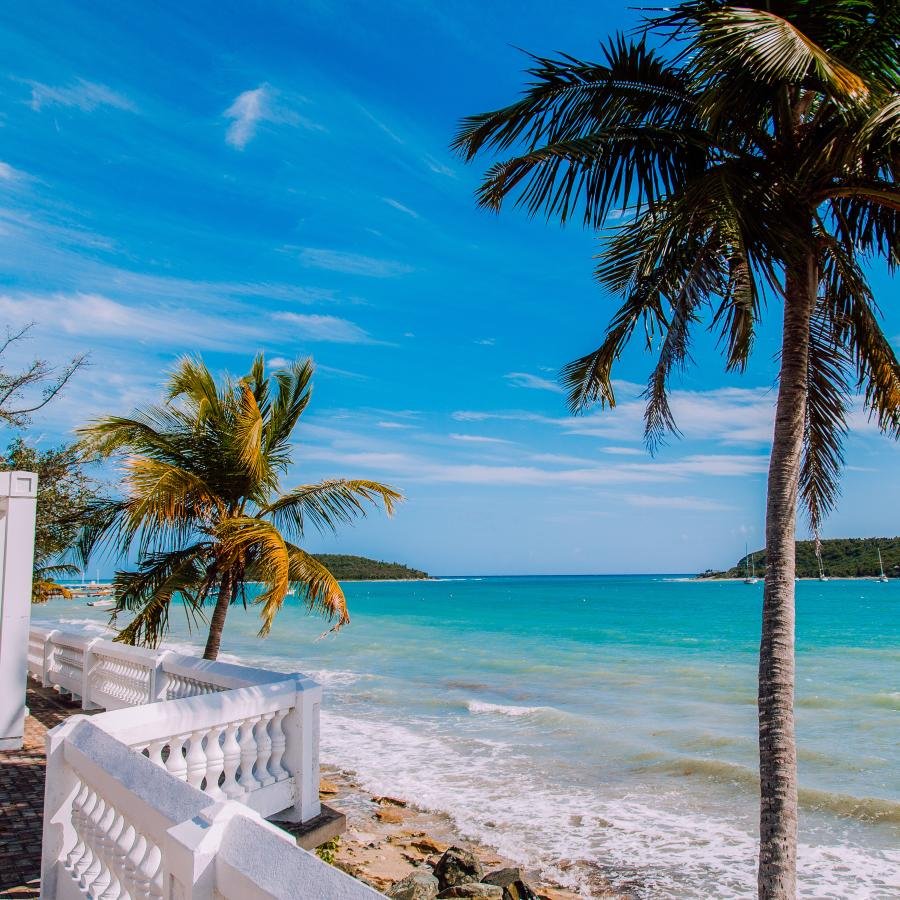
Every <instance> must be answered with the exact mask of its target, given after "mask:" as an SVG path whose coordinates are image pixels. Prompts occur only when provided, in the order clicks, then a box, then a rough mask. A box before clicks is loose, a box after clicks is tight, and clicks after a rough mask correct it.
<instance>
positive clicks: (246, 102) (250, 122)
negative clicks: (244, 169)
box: [222, 83, 326, 150]
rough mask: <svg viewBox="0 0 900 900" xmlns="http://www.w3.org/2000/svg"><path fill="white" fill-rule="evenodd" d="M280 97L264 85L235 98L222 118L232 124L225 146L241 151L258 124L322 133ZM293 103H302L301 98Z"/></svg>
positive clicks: (252, 136)
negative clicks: (280, 125) (266, 123)
mask: <svg viewBox="0 0 900 900" xmlns="http://www.w3.org/2000/svg"><path fill="white" fill-rule="evenodd" d="M280 97H281V95H280V94H279V93H278V91H276V90H275V89H274V88H273V87H272V86H271V85H269V84H265V83H264V84H261V85H260V86H259V87H257V88H253V89H252V90H249V91H243V92H242V93H240V94H238V95H237V97H235V98H234V100H233V101H232V103H231V106H229V107H228V109H226V110H225V112H224V113H223V114H222V115H223V116H224V117H225V118H226V119H231V120H232V122H231V124H230V125H229V126H228V129H227V130H226V132H225V141H226V143H228V144H231V146H232V147H234V148H235V149H237V150H243V149H244V148H245V147H246V146H247V144H249V143H250V141H252V140H253V138H254V136H255V135H256V127H257V125H259V123H260V122H274V123H276V124H283V125H300V126H302V127H304V128H306V129H308V130H310V131H325V130H326V129H325V128H323V127H322V126H321V125H319V124H318V123H317V122H313V121H312V120H310V119H307V118H306V117H305V116H301V115H300V114H299V113H297V112H296V111H295V110H293V109H291V108H289V107H288V106H286V105H285V104H284V103H283V102H282V101H281V99H280ZM295 99H297V100H300V101H301V102H302V101H303V99H304V98H302V97H301V98H295Z"/></svg>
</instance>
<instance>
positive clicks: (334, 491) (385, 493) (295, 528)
mask: <svg viewBox="0 0 900 900" xmlns="http://www.w3.org/2000/svg"><path fill="white" fill-rule="evenodd" d="M402 500H403V495H402V494H400V493H399V491H396V490H394V488H392V487H389V486H388V485H386V484H381V483H379V482H377V481H368V480H365V479H345V478H335V479H331V480H328V481H321V482H319V483H318V484H302V485H300V486H299V487H296V488H294V489H293V490H291V491H288V492H287V493H285V494H282V495H281V496H280V497H278V498H276V499H275V500H274V501H273V502H271V503H269V504H268V505H266V506H264V507H262V508H261V509H260V515H262V516H271V517H272V519H273V520H274V521H275V522H276V524H277V525H278V526H279V527H280V528H282V529H284V531H285V532H286V533H289V534H295V535H297V536H298V537H301V538H302V537H303V535H304V532H305V529H306V526H307V525H308V524H311V525H313V526H314V527H315V528H317V529H318V530H319V531H334V530H335V529H336V528H337V527H338V525H346V524H349V523H351V522H352V521H353V520H354V519H357V518H359V517H360V516H364V515H365V514H366V504H370V505H372V506H377V505H378V504H379V503H380V504H381V505H383V506H384V510H385V512H386V513H387V515H389V516H391V515H393V513H394V507H395V505H396V504H397V503H399V502H401V501H402Z"/></svg>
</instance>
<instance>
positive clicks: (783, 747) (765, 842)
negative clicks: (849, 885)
mask: <svg viewBox="0 0 900 900" xmlns="http://www.w3.org/2000/svg"><path fill="white" fill-rule="evenodd" d="M816 290H817V271H816V261H815V255H814V254H813V253H812V252H809V253H808V254H807V256H806V259H805V261H804V262H800V263H797V264H795V265H794V266H792V267H791V268H789V269H788V271H787V273H786V277H785V304H784V329H783V334H782V348H781V374H780V378H779V385H778V404H777V407H776V413H775V433H774V437H773V441H772V456H771V459H770V462H769V483H768V498H767V504H766V582H765V593H764V600H763V614H762V640H761V642H760V648H759V778H760V854H759V878H758V891H759V898H760V900H793V898H794V897H795V896H796V893H797V748H796V744H795V741H794V574H795V565H794V553H795V544H794V540H795V529H796V519H797V492H798V486H799V479H800V460H801V454H802V450H803V433H804V428H805V424H806V391H807V378H808V374H807V365H808V359H809V324H810V318H811V316H812V311H813V307H814V305H815V298H816Z"/></svg>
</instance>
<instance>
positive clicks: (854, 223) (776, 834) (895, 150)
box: [454, 0, 900, 898]
mask: <svg viewBox="0 0 900 900" xmlns="http://www.w3.org/2000/svg"><path fill="white" fill-rule="evenodd" d="M898 33H900V4H898V3H897V2H896V0H815V2H813V0H742V2H741V4H740V6H731V5H729V4H728V3H726V2H722V0H690V2H682V3H680V4H678V5H676V6H674V7H672V8H671V9H669V10H667V11H665V12H661V13H660V15H659V16H658V17H656V18H651V19H647V20H646V21H645V22H644V23H643V25H642V27H641V29H640V30H639V31H638V32H637V33H636V34H635V35H633V36H632V37H626V36H622V35H619V36H617V37H615V38H614V39H612V40H611V41H610V42H609V43H608V44H607V45H606V46H605V47H604V49H603V55H604V59H603V61H602V62H598V63H592V62H583V61H580V60H578V59H575V58H573V57H570V56H565V55H563V56H559V57H557V58H541V57H532V60H533V65H532V67H531V68H530V69H529V72H528V74H529V76H530V81H529V84H528V86H527V88H526V89H525V91H524V94H523V96H522V97H521V98H520V99H519V100H517V101H516V102H514V103H512V104H511V105H509V106H506V107H504V108H502V109H499V110H497V111H494V112H488V113H484V114H481V115H476V116H472V117H470V118H467V119H465V120H463V122H462V123H461V125H460V129H459V132H458V134H457V137H456V140H455V142H454V145H455V148H456V149H457V150H458V151H459V152H461V153H462V154H463V155H464V157H465V158H466V159H467V160H472V159H473V158H474V157H475V156H476V155H478V154H479V153H480V152H482V151H485V150H491V151H494V152H495V153H498V154H501V155H502V158H501V159H500V160H499V161H496V162H495V163H494V164H493V165H492V166H491V167H490V168H489V169H488V171H487V173H486V175H485V178H484V180H483V183H482V185H481V187H480V189H479V194H478V199H479V203H480V204H481V205H482V206H484V207H486V208H488V209H492V210H496V211H499V209H500V208H501V205H502V204H503V202H504V200H505V199H506V198H507V197H514V198H515V202H516V203H517V204H518V205H520V206H522V207H524V209H525V210H526V211H527V212H528V213H530V214H532V215H536V214H543V215H546V216H547V217H548V218H557V219H560V220H562V221H563V222H565V221H568V220H570V219H572V218H576V219H580V220H581V222H582V223H583V224H584V225H585V226H586V227H589V228H592V229H596V230H597V231H598V232H599V236H600V239H601V248H600V252H599V256H598V259H599V263H598V266H597V270H596V276H597V280H598V281H599V283H600V284H601V285H602V286H603V287H605V288H606V289H607V290H609V291H610V292H612V293H613V294H617V295H619V296H620V297H621V298H622V303H621V306H620V308H619V309H618V311H617V312H616V313H615V314H614V315H613V317H612V320H611V322H610V323H609V325H608V327H607V329H606V333H605V335H604V337H603V340H602V342H601V343H600V346H599V347H597V349H595V350H593V351H592V352H590V353H587V354H586V355H584V356H582V357H581V358H580V359H577V360H575V361H574V362H572V363H570V364H569V365H568V366H566V368H565V369H564V371H563V378H564V381H565V383H566V384H567V386H568V388H569V389H570V394H569V400H570V405H571V408H572V410H573V411H574V412H580V411H583V410H584V409H586V408H587V407H589V406H590V405H592V404H594V403H596V402H599V404H600V405H601V406H610V407H612V406H615V402H616V398H615V394H614V391H613V384H612V375H611V373H612V368H613V365H614V363H615V361H616V360H617V359H618V357H619V356H620V354H621V352H622V350H623V348H624V347H625V345H626V343H627V342H628V341H629V339H630V338H631V336H632V335H633V333H634V331H635V329H636V328H638V326H642V329H641V330H642V331H643V332H644V334H645V335H646V338H647V341H648V344H649V345H650V347H651V348H653V347H654V346H655V347H656V348H658V358H657V361H656V363H655V366H654V368H653V370H652V374H651V376H650V379H649V383H648V386H647V391H646V400H647V405H646V413H645V426H646V428H645V435H646V439H647V442H648V445H649V447H650V449H651V450H652V449H653V448H654V447H655V446H656V445H657V444H658V443H659V442H660V441H661V440H662V439H663V438H664V437H665V436H666V434H667V433H668V432H676V423H675V421H674V419H673V416H672V412H671V410H670V407H669V403H668V385H669V381H670V378H671V376H672V373H673V372H677V371H679V370H681V369H682V368H683V367H684V366H685V365H686V363H687V362H688V360H689V350H690V340H691V334H692V331H693V330H694V329H696V328H697V327H698V326H699V325H701V323H703V322H704V319H706V320H707V321H708V322H709V327H710V328H712V329H714V330H716V331H718V333H719V334H720V338H721V345H722V347H723V351H724V355H725V366H726V368H727V369H728V370H736V371H741V370H743V369H744V367H745V366H746V364H747V361H748V358H749V356H750V352H751V349H752V346H753V338H754V331H755V329H756V327H757V325H758V323H759V322H760V320H761V318H762V314H763V311H764V309H765V308H766V304H765V301H766V300H768V301H769V302H770V303H771V304H772V305H775V304H778V305H781V306H782V311H783V322H782V326H783V328H782V346H781V359H780V374H779V384H778V400H777V405H776V411H775V426H774V434H773V442H772V452H771V459H770V467H769V477H768V499H767V506H766V556H767V563H768V564H767V569H766V586H765V600H764V608H763V616H762V639H761V643H760V660H759V702H758V708H759V755H760V783H761V784H760V787H761V804H760V858H759V873H758V874H759V878H758V890H759V896H760V897H765V898H788V897H793V896H794V894H795V891H796V833H797V783H796V748H795V739H794V717H793V692H794V534H795V523H796V507H797V502H798V499H799V500H800V501H802V503H803V505H804V506H805V508H806V510H807V512H808V515H809V519H810V523H811V525H812V526H813V528H818V525H819V523H820V522H821V520H822V517H823V516H824V515H825V514H827V513H828V512H829V511H830V509H831V508H832V507H833V505H834V503H835V501H836V498H837V493H838V477H839V473H840V470H841V465H842V462H843V457H842V441H843V438H844V436H845V434H846V431H847V412H848V407H849V404H850V403H851V402H852V399H853V394H854V392H855V391H856V390H857V389H859V390H861V391H862V392H863V393H864V399H865V405H866V407H867V409H868V410H869V412H870V414H871V415H872V416H873V417H874V418H875V420H876V421H877V423H878V425H879V426H880V427H881V429H882V430H883V431H884V432H886V433H888V434H889V435H891V436H892V437H894V438H897V437H898V436H900V366H898V363H897V359H896V357H895V355H894V352H893V350H892V348H891V345H890V343H889V342H888V340H887V339H886V338H885V336H884V334H883V333H882V330H881V327H880V325H879V318H878V311H877V307H876V304H875V300H874V298H873V295H872V290H871V288H870V286H869V282H868V273H869V271H870V265H871V263H872V262H873V261H877V260H883V261H884V262H886V264H887V266H888V269H889V270H890V271H891V272H893V271H894V269H895V267H896V265H897V263H898V261H900V190H898V188H897V179H898V174H900V93H898V92H900V48H898V42H897V34H898ZM651 41H653V42H654V43H655V46H656V47H661V48H662V49H661V50H660V49H655V48H654V47H651V46H650V42H651ZM613 211H615V212H616V220H615V221H613V220H611V219H610V213H611V212H613Z"/></svg>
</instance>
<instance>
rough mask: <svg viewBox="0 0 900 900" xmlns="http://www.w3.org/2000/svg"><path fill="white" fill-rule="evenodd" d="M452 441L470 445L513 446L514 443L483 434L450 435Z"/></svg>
mask: <svg viewBox="0 0 900 900" xmlns="http://www.w3.org/2000/svg"><path fill="white" fill-rule="evenodd" d="M449 437H450V439H451V440H454V441H463V442H464V443H468V444H511V443H513V442H512V441H508V440H506V439H505V438H495V437H487V436H485V435H483V434H457V433H455V432H454V433H453V434H451V435H449Z"/></svg>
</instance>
